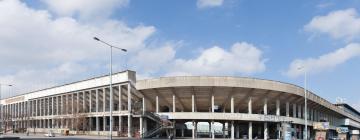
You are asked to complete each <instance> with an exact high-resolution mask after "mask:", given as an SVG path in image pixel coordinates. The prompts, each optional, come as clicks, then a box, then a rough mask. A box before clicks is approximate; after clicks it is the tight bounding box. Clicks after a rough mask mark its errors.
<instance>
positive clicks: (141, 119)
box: [139, 117, 144, 136]
mask: <svg viewBox="0 0 360 140" xmlns="http://www.w3.org/2000/svg"><path fill="white" fill-rule="evenodd" d="M139 123H140V129H139V131H140V136H141V134H142V133H143V129H144V128H143V117H139Z"/></svg>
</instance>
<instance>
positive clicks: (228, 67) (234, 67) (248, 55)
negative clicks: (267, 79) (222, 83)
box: [167, 42, 266, 75]
mask: <svg viewBox="0 0 360 140" xmlns="http://www.w3.org/2000/svg"><path fill="white" fill-rule="evenodd" d="M265 61H266V60H265V59H264V58H262V51H261V50H259V49H258V48H256V47H255V46H254V45H252V44H249V43H246V42H241V43H235V44H234V45H233V46H232V47H231V49H230V50H229V51H227V50H224V49H223V48H220V47H218V46H214V47H211V48H209V49H206V50H204V51H203V52H202V53H201V54H200V56H198V57H197V58H194V59H189V60H185V59H177V60H175V64H174V66H173V67H172V68H171V70H170V71H169V73H168V74H167V75H210V74H211V75H212V74H214V75H219V74H220V75H234V74H253V73H257V72H262V71H264V70H265Z"/></svg>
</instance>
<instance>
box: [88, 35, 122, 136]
mask: <svg viewBox="0 0 360 140" xmlns="http://www.w3.org/2000/svg"><path fill="white" fill-rule="evenodd" d="M93 39H94V40H96V41H99V42H101V43H104V44H105V45H107V46H109V47H110V74H109V75H110V85H109V86H110V140H112V124H113V123H112V110H113V109H112V108H113V91H112V49H113V48H115V49H119V50H121V51H123V52H126V51H127V50H126V49H123V48H119V47H115V46H113V45H110V44H109V43H106V42H104V41H102V40H100V39H99V38H97V37H94V38H93Z"/></svg>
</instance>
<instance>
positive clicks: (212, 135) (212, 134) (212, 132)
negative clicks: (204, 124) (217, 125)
mask: <svg viewBox="0 0 360 140" xmlns="http://www.w3.org/2000/svg"><path fill="white" fill-rule="evenodd" d="M211 138H212V139H215V129H214V121H211Z"/></svg>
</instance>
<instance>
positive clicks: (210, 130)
mask: <svg viewBox="0 0 360 140" xmlns="http://www.w3.org/2000/svg"><path fill="white" fill-rule="evenodd" d="M211 132H212V131H211V122H209V138H211Z"/></svg>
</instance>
